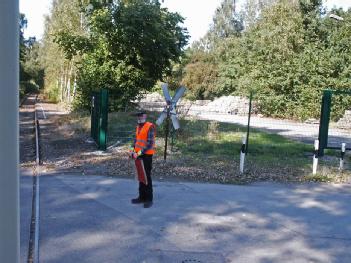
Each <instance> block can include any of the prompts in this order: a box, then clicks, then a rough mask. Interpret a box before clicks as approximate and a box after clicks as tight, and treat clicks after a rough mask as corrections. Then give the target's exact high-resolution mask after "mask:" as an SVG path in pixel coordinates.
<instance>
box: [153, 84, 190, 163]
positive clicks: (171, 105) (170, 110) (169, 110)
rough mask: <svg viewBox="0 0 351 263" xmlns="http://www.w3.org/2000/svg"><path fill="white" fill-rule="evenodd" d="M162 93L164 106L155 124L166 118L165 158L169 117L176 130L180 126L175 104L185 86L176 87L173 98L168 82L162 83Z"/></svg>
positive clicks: (165, 154)
mask: <svg viewBox="0 0 351 263" xmlns="http://www.w3.org/2000/svg"><path fill="white" fill-rule="evenodd" d="M161 87H162V91H163V95H164V96H165V100H166V106H165V108H164V110H163V111H162V113H161V115H160V117H159V118H158V119H157V121H156V124H157V125H158V126H160V125H161V124H162V123H163V121H164V120H166V130H165V133H166V134H165V150H164V157H163V158H164V160H166V158H167V142H168V133H169V119H171V120H172V124H173V128H174V129H175V130H178V129H179V128H180V124H179V120H178V118H177V112H176V106H177V102H178V101H179V99H180V98H181V97H182V96H183V94H184V92H185V90H186V89H185V87H180V88H178V89H177V91H176V93H175V94H174V96H173V98H172V97H171V95H170V94H169V91H168V84H166V83H163V84H162V85H161Z"/></svg>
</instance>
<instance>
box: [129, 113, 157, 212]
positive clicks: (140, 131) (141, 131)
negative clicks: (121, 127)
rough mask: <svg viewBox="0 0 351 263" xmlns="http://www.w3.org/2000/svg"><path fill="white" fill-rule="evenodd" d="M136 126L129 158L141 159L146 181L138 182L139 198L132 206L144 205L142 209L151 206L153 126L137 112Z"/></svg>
mask: <svg viewBox="0 0 351 263" xmlns="http://www.w3.org/2000/svg"><path fill="white" fill-rule="evenodd" d="M136 116H137V120H138V125H137V127H136V135H135V139H134V143H133V145H132V149H131V150H132V152H131V157H132V158H133V159H134V160H136V159H141V160H142V163H143V166H144V169H145V174H146V180H143V181H140V180H139V196H138V197H137V198H134V199H132V204H140V203H144V208H149V207H151V206H152V201H153V190H152V179H151V169H152V156H153V155H154V153H155V132H156V131H155V125H154V124H153V123H151V122H147V121H146V118H147V115H146V113H145V112H138V113H137V114H136Z"/></svg>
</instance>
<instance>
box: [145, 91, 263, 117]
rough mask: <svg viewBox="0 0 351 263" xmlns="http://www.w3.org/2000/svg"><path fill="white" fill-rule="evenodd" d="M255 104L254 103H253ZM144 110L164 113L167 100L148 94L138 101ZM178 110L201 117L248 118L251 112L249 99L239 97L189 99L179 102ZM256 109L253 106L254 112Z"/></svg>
mask: <svg viewBox="0 0 351 263" xmlns="http://www.w3.org/2000/svg"><path fill="white" fill-rule="evenodd" d="M253 104H254V103H253ZM138 105H139V107H140V108H142V109H146V110H150V111H162V110H163V109H164V106H165V99H164V97H163V96H162V95H160V94H159V93H157V92H154V93H149V94H146V95H145V96H144V97H143V98H142V99H140V100H139V101H138ZM177 109H178V111H180V112H181V113H182V114H189V115H199V114H201V113H206V114H211V113H214V114H232V115H240V116H246V115H247V114H248V110H249V99H248V98H245V97H239V96H222V97H220V98H216V99H214V100H213V101H211V100H196V101H190V100H187V99H181V100H179V102H178V104H177ZM255 109H256V107H255V105H253V110H254V112H255V111H256V110H255Z"/></svg>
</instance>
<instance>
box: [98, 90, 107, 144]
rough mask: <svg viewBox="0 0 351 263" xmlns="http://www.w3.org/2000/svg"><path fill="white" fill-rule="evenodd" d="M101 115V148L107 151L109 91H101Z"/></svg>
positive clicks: (99, 140) (99, 136)
mask: <svg viewBox="0 0 351 263" xmlns="http://www.w3.org/2000/svg"><path fill="white" fill-rule="evenodd" d="M99 103H100V116H99V135H98V145H99V149H100V150H103V151H105V150H106V145H107V123H108V91H107V90H106V89H103V90H101V93H100V101H99Z"/></svg>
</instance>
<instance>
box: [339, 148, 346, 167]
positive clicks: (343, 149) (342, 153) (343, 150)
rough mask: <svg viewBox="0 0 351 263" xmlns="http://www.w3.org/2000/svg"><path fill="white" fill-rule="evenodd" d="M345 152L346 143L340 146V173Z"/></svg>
mask: <svg viewBox="0 0 351 263" xmlns="http://www.w3.org/2000/svg"><path fill="white" fill-rule="evenodd" d="M345 151H346V143H342V144H341V156H340V166H339V170H340V171H342V170H344V157H345Z"/></svg>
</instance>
